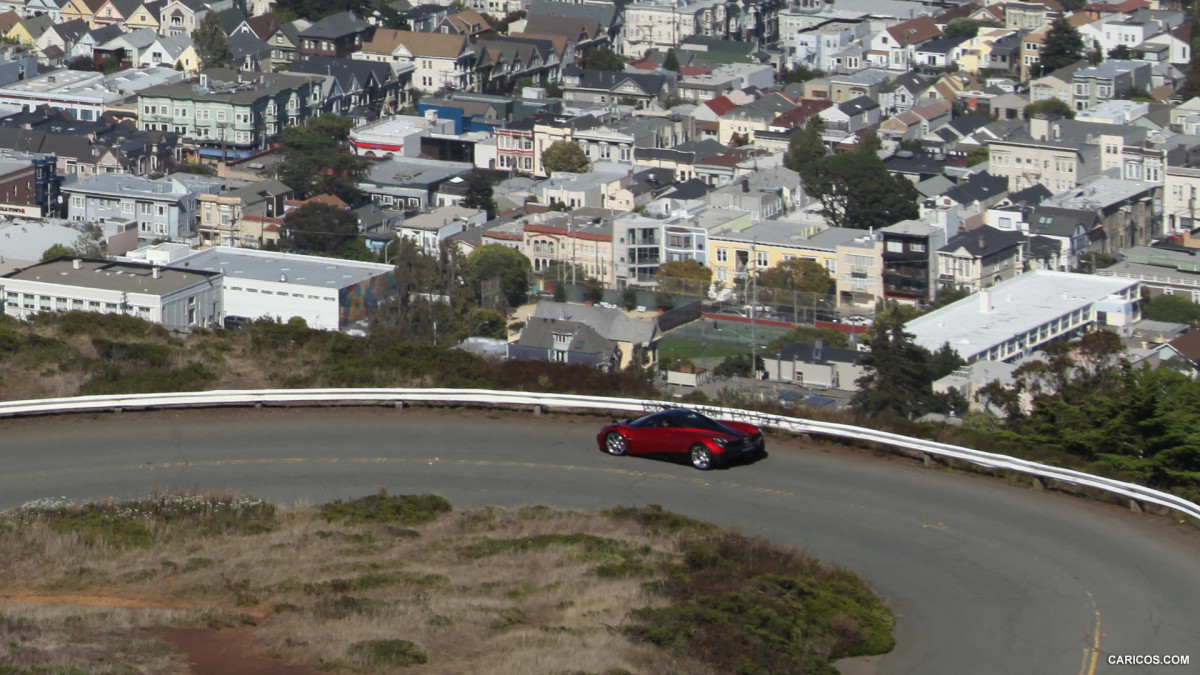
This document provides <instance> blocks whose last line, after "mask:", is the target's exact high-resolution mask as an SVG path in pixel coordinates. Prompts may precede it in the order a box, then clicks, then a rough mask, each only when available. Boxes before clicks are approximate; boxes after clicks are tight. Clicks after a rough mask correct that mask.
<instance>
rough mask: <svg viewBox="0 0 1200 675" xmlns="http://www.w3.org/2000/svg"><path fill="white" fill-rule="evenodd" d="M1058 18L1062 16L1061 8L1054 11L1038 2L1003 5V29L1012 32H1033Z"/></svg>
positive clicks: (1052, 8)
mask: <svg viewBox="0 0 1200 675" xmlns="http://www.w3.org/2000/svg"><path fill="white" fill-rule="evenodd" d="M1055 4H1058V3H1055ZM1060 16H1062V7H1061V6H1060V7H1058V8H1057V9H1056V8H1054V7H1051V6H1050V5H1047V4H1043V3H1040V2H1007V3H1005V4H1004V27H1005V28H1011V29H1013V30H1020V31H1035V30H1037V29H1039V28H1043V27H1046V26H1049V25H1050V24H1051V23H1053V22H1054V20H1055V19H1057V18H1058V17H1060Z"/></svg>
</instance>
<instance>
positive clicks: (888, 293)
mask: <svg viewBox="0 0 1200 675" xmlns="http://www.w3.org/2000/svg"><path fill="white" fill-rule="evenodd" d="M879 232H880V235H881V237H882V241H883V294H884V297H886V298H888V299H891V300H895V301H897V302H902V303H904V304H909V305H916V306H922V305H925V304H928V303H930V302H933V301H934V300H936V299H937V292H938V284H937V281H938V279H937V277H938V271H937V270H938V266H937V261H938V250H939V249H941V248H942V247H943V246H944V245H945V244H946V230H945V229H944V228H942V227H939V226H938V225H933V224H930V223H926V222H922V221H919V220H904V221H901V222H899V223H896V224H895V225H889V226H888V227H884V228H881V229H880V231H879Z"/></svg>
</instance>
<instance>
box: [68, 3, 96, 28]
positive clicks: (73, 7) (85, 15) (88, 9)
mask: <svg viewBox="0 0 1200 675" xmlns="http://www.w3.org/2000/svg"><path fill="white" fill-rule="evenodd" d="M104 2H105V0H68V1H67V4H65V5H63V8H62V11H61V12H60V14H61V15H62V20H63V23H66V22H67V21H71V20H73V19H83V20H84V21H86V22H88V26H89V27H90V28H95V26H93V25H92V17H94V16H95V14H96V10H98V9H100V7H101V6H103V5H104Z"/></svg>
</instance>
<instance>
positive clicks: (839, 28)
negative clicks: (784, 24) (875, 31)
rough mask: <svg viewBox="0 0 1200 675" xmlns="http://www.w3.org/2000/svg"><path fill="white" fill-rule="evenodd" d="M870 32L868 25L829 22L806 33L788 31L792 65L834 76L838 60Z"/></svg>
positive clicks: (804, 30) (789, 57)
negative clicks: (838, 56) (849, 47)
mask: <svg viewBox="0 0 1200 675" xmlns="http://www.w3.org/2000/svg"><path fill="white" fill-rule="evenodd" d="M869 31H870V23H869V22H867V21H838V20H833V21H827V22H825V23H821V24H818V25H816V26H811V27H808V28H805V29H793V30H792V31H785V32H784V35H783V39H784V44H785V45H786V50H787V52H786V54H787V58H788V64H789V66H790V67H792V68H794V67H796V66H798V65H803V66H805V67H807V68H810V69H812V70H821V71H824V72H827V73H828V72H832V71H833V70H834V57H835V55H836V54H838V53H839V52H841V51H842V50H844V49H845V48H846V47H848V46H849V45H851V44H852V43H854V42H855V41H857V40H861V39H862V38H865V37H866V36H867V35H868V33H869Z"/></svg>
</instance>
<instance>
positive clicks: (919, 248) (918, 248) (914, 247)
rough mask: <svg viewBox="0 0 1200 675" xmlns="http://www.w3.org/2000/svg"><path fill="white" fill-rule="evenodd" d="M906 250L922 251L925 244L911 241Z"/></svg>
mask: <svg viewBox="0 0 1200 675" xmlns="http://www.w3.org/2000/svg"><path fill="white" fill-rule="evenodd" d="M908 250H910V251H913V252H914V253H924V252H925V244H918V243H916V242H913V243H911V244H909V245H908Z"/></svg>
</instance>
